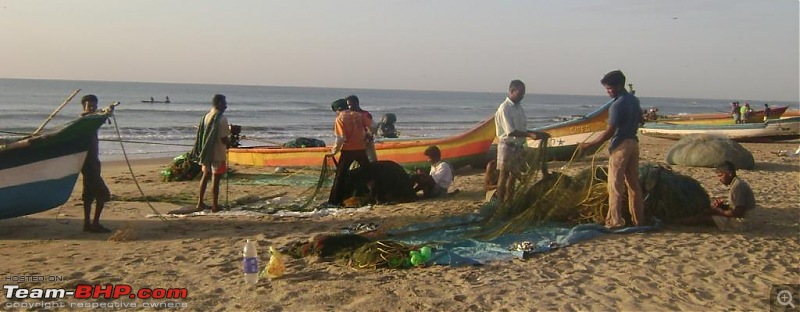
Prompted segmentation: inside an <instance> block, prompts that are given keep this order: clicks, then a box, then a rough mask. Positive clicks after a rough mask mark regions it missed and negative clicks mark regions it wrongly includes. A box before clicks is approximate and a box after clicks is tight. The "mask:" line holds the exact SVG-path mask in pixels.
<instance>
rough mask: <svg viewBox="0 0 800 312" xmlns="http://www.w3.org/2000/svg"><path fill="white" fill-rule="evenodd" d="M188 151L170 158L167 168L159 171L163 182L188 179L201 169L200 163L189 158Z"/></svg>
mask: <svg viewBox="0 0 800 312" xmlns="http://www.w3.org/2000/svg"><path fill="white" fill-rule="evenodd" d="M189 154H190V153H188V152H187V153H183V154H180V155H178V156H176V157H175V158H173V159H172V162H170V163H169V165H167V168H165V169H164V170H162V171H161V176H162V177H163V179H164V182H172V181H190V180H193V179H194V178H195V177H196V176H197V175H198V174H199V173H200V172H201V171H202V167H201V166H200V164H198V163H196V162H194V161H192V160H191V157H190V155H189Z"/></svg>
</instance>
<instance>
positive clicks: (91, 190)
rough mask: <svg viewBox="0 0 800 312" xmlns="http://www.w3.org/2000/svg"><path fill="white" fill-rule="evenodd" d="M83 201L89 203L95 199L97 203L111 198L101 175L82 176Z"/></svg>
mask: <svg viewBox="0 0 800 312" xmlns="http://www.w3.org/2000/svg"><path fill="white" fill-rule="evenodd" d="M81 198H82V199H83V201H84V202H87V203H90V202H92V201H94V200H97V202H98V203H100V202H102V203H105V202H108V201H109V200H111V192H109V191H108V187H107V186H106V183H105V181H103V177H101V176H99V175H97V176H83V196H81Z"/></svg>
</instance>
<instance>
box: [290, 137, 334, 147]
mask: <svg viewBox="0 0 800 312" xmlns="http://www.w3.org/2000/svg"><path fill="white" fill-rule="evenodd" d="M283 147H300V148H305V147H325V141H322V140H320V139H314V138H304V137H299V138H294V139H292V140H290V141H288V142H286V143H283Z"/></svg>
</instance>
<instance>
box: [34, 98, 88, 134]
mask: <svg viewBox="0 0 800 312" xmlns="http://www.w3.org/2000/svg"><path fill="white" fill-rule="evenodd" d="M78 92H81V89H77V90H75V91H74V92H72V94H70V95H69V97H68V98H67V99H66V100H64V102H63V103H61V105H59V106H58V108H56V110H55V111H53V113H52V114H50V116H49V117H47V119H45V120H44V122H43V123H42V125H41V126H39V128H38V129H36V131H34V132H33V134H31V135H37V134H38V133H39V132H40V131H42V129H44V126H45V125H47V123H48V122H50V120H53V117H55V116H56V114H58V112H60V111H61V109H62V108H64V106H67V103H69V101H71V100H72V98H74V97H75V95H77V94H78Z"/></svg>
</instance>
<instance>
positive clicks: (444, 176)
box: [412, 145, 453, 198]
mask: <svg viewBox="0 0 800 312" xmlns="http://www.w3.org/2000/svg"><path fill="white" fill-rule="evenodd" d="M424 154H425V156H428V161H429V162H430V163H431V170H430V172H429V173H428V175H427V176H426V175H425V173H424V172H420V171H421V170H418V172H417V173H416V174H415V175H413V176H412V181H413V183H414V184H415V186H414V191H415V192H418V191H420V190H421V191H422V194H423V196H424V197H426V198H432V197H439V196H442V195H446V194H447V192H448V190H449V189H450V185H451V184H453V168H452V167H451V166H450V164H448V163H447V162H445V161H443V160H442V151H441V150H440V149H439V147H437V146H435V145H433V146H429V147H428V148H427V149H425V152H424Z"/></svg>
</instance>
